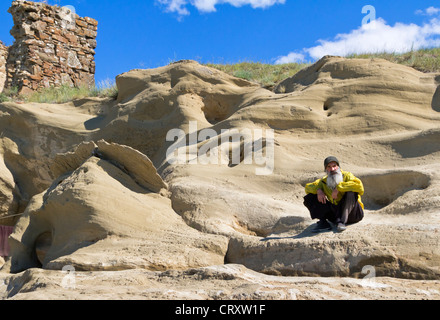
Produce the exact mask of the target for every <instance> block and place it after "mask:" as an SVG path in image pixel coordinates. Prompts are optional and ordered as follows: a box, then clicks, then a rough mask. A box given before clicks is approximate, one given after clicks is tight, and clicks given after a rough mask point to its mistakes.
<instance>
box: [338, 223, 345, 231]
mask: <svg viewBox="0 0 440 320" xmlns="http://www.w3.org/2000/svg"><path fill="white" fill-rule="evenodd" d="M336 228H337V229H338V231H339V232H342V231H345V230H347V226H346V225H345V224H343V223H342V222H339V223H338V226H337V227H336Z"/></svg>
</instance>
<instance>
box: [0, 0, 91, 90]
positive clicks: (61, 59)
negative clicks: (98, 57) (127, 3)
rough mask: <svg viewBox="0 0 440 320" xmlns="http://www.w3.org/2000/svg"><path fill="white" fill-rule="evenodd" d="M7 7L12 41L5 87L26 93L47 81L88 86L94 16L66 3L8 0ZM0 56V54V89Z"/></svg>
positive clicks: (0, 69) (44, 84) (45, 84)
mask: <svg viewBox="0 0 440 320" xmlns="http://www.w3.org/2000/svg"><path fill="white" fill-rule="evenodd" d="M8 12H9V13H11V14H12V17H13V20H14V27H13V28H12V30H11V35H12V36H13V37H14V38H15V42H14V44H13V45H12V46H11V47H9V48H8V55H7V56H8V57H7V62H6V84H5V87H7V88H17V89H18V92H19V93H24V94H26V93H29V92H33V91H35V90H38V89H40V88H48V87H52V86H55V87H57V86H61V85H69V86H75V87H80V86H83V85H85V86H88V87H92V86H94V84H95V60H94V55H95V48H96V44H97V43H96V36H97V30H98V22H97V21H96V20H94V19H91V18H88V17H84V18H82V17H79V16H78V15H77V14H76V13H75V12H74V8H72V7H58V6H50V5H47V4H45V3H35V2H31V1H23V0H17V1H13V2H12V5H11V7H10V8H9V10H8ZM0 53H1V48H0ZM1 61H2V60H1V55H0V89H2V88H1V73H2V63H1ZM3 69H4V68H3ZM1 91H2V90H0V92H1Z"/></svg>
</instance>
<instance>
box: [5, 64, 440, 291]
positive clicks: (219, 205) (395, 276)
mask: <svg viewBox="0 0 440 320" xmlns="http://www.w3.org/2000/svg"><path fill="white" fill-rule="evenodd" d="M437 79H438V75H437V74H424V73H420V72H418V71H416V70H414V69H412V68H408V67H403V66H400V65H396V64H392V63H390V62H387V61H384V60H378V59H372V60H370V59H365V60H364V59H344V58H339V57H324V58H323V59H321V60H320V61H318V62H317V63H316V64H314V65H313V66H311V67H309V68H307V69H305V70H303V71H301V72H300V73H298V74H297V75H295V76H294V77H292V78H290V79H286V80H285V81H283V82H282V83H280V84H279V85H278V86H277V87H276V88H275V90H274V91H273V92H272V91H268V90H266V89H264V88H261V87H260V86H258V85H256V84H253V83H251V82H248V81H245V80H241V79H237V78H234V77H231V76H228V75H226V74H224V73H222V72H220V71H218V70H215V69H212V68H208V67H206V66H202V65H200V64H198V63H196V62H193V61H181V62H178V63H174V64H170V65H168V66H165V67H161V68H157V69H152V70H132V71H130V72H127V73H124V74H122V75H120V76H118V77H117V79H116V82H117V85H118V90H119V95H118V98H117V100H116V101H114V100H109V99H98V98H90V99H83V100H80V101H74V102H71V103H66V104H60V105H49V104H15V103H12V102H8V103H2V104H0V112H1V113H0V115H1V117H0V127H1V130H2V131H3V135H2V136H1V141H2V146H3V152H2V153H1V154H2V157H3V163H4V166H3V169H2V171H0V172H2V181H4V183H3V184H2V185H1V190H0V191H1V195H2V196H3V197H4V198H5V199H7V200H6V202H5V203H6V204H8V203H9V204H8V205H5V206H3V207H2V208H0V209H1V210H2V211H1V212H0V218H1V217H2V216H3V217H6V216H9V215H11V214H12V213H19V214H20V213H22V216H21V217H20V219H18V220H17V219H15V220H13V221H12V220H11V221H10V223H11V224H12V225H15V230H14V233H13V234H12V235H11V237H10V245H11V256H10V257H9V258H8V259H7V261H6V263H5V265H4V267H3V269H2V273H1V277H2V279H4V281H5V287H4V288H3V296H4V297H7V298H17V299H23V298H26V297H28V298H35V297H36V295H37V294H40V295H42V297H43V298H44V297H47V298H52V297H55V296H58V297H63V298H78V299H81V298H85V297H84V293H85V292H87V293H88V295H89V296H90V297H106V298H130V297H131V298H133V297H134V298H160V299H179V298H193V299H208V298H213V299H220V298H232V299H236V298H237V299H239V298H250V299H270V298H274V299H295V298H298V299H323V298H344V299H346V298H354V299H357V298H367V299H386V298H408V299H419V298H423V299H436V298H438V297H439V293H440V280H439V276H440V269H439V265H440V249H439V248H440V246H439V244H440V241H439V240H440V232H439V230H440V220H439V210H440V184H439V183H438V181H440V179H439V178H440V176H439V173H438V172H439V170H438V169H439V168H440V167H439V162H438V159H439V156H440V145H439V143H438V141H439V140H438V139H439V136H440V130H439V129H438V128H439V123H440V113H439V112H440V109H439V101H440V100H439V97H438V85H439V84H438V83H437ZM271 135H273V138H272V136H271ZM260 152H261V154H260V155H259V157H257V155H258V154H259V153H260ZM248 153H250V155H251V157H250V158H248V157H247V156H248V155H249V154H248ZM330 154H335V155H338V157H339V159H340V161H341V166H342V168H343V169H345V170H348V171H351V172H353V173H354V174H355V175H356V176H358V177H359V178H361V179H362V181H363V182H364V186H365V190H366V191H365V196H364V197H363V200H364V203H365V206H366V215H365V218H364V220H363V221H361V222H360V223H358V224H356V225H352V226H349V228H348V229H347V230H346V231H345V232H343V233H337V232H335V231H330V232H326V233H322V234H318V235H316V234H312V233H311V231H310V230H311V227H313V223H314V222H313V221H312V220H311V219H310V217H309V214H308V212H307V209H306V208H305V207H304V206H303V204H302V201H303V196H304V185H305V183H307V182H309V181H312V180H314V179H316V178H318V177H321V176H322V175H323V168H322V161H323V159H324V158H325V157H326V156H328V155H330ZM172 160H174V161H172ZM217 160H218V161H217ZM262 160H264V161H262ZM262 169H266V170H262ZM66 267H69V268H70V269H69V270H74V272H75V279H76V287H75V286H74V287H75V288H73V289H69V290H66V286H64V285H63V284H61V285H60V280H62V279H65V276H66V273H65V272H64V273H60V270H63V268H66ZM56 270H58V271H56ZM17 272H18V274H14V273H17ZM368 272H370V273H368ZM367 275H369V276H368V277H367ZM373 276H374V277H373ZM116 277H118V278H119V279H125V280H114V281H117V283H119V284H120V286H121V287H120V288H119V289H118V290H115V291H111V289H108V291H107V290H106V286H105V283H104V282H105V281H108V279H114V278H116ZM159 278H160V280H158V279H159ZM36 279H38V281H39V283H44V286H34V285H33V284H35V281H36ZM130 279H131V280H130ZM164 279H166V280H164ZM409 279H411V286H409V285H408V283H409V281H410V280H409ZM130 282H136V283H138V284H139V285H136V286H128V283H130ZM91 287H93V289H90V288H91ZM30 288H34V289H30ZM89 289H90V290H89ZM132 289H133V290H132ZM170 290H171V291H170ZM219 290H220V291H219Z"/></svg>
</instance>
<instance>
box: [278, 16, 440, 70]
mask: <svg viewBox="0 0 440 320" xmlns="http://www.w3.org/2000/svg"><path fill="white" fill-rule="evenodd" d="M428 9H429V8H428ZM318 43H319V45H317V46H315V47H311V48H304V49H302V50H300V51H299V52H291V53H289V54H288V55H287V56H283V57H279V58H277V60H276V61H275V63H276V64H280V63H286V62H296V61H295V59H296V58H297V57H298V55H308V56H309V57H310V58H312V59H320V58H322V57H323V56H325V55H337V56H346V55H349V54H360V53H382V52H390V53H404V52H408V51H410V50H412V49H413V50H418V49H421V48H429V47H436V46H440V20H439V19H437V18H433V19H431V20H430V21H429V22H428V23H425V24H423V25H417V24H414V23H411V24H404V23H396V24H395V25H394V26H390V25H388V24H387V23H386V21H385V20H383V19H382V18H379V19H376V20H373V21H372V22H370V23H368V24H364V25H362V26H361V27H360V28H358V29H356V30H352V31H351V32H349V33H342V34H338V35H336V37H335V38H334V39H333V40H318ZM289 57H290V58H292V59H291V60H289Z"/></svg>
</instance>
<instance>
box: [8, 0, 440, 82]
mask: <svg viewBox="0 0 440 320" xmlns="http://www.w3.org/2000/svg"><path fill="white" fill-rule="evenodd" d="M0 2H1V4H0V40H2V41H3V42H4V43H6V44H7V45H11V44H12V43H13V41H14V39H13V38H12V37H11V36H10V34H9V31H10V29H11V28H12V26H13V22H12V17H11V15H10V14H9V13H8V12H7V10H8V8H9V6H10V4H11V1H10V0H1V1H0ZM47 2H48V3H49V4H52V5H53V4H57V5H59V6H67V5H69V6H73V7H74V8H75V11H76V13H78V14H79V15H80V16H89V17H92V18H94V19H96V20H98V22H99V26H98V38H97V40H98V47H97V48H96V56H95V59H96V81H97V83H98V82H100V81H103V80H106V79H110V80H114V78H115V76H116V75H118V74H121V73H123V72H126V71H129V70H131V69H135V68H156V67H160V66H163V65H167V64H168V63H170V62H172V61H177V60H181V59H193V60H197V61H199V62H201V63H208V62H212V63H236V62H242V61H254V62H263V63H282V62H294V61H307V62H310V61H315V60H316V59H319V58H320V57H321V56H322V55H325V54H336V55H344V54H347V53H351V52H361V51H370V52H377V51H393V52H402V51H406V50H410V49H411V48H414V49H418V48H421V47H434V46H436V47H440V10H439V9H438V8H440V1H439V0H437V1H424V0H419V1H405V0H400V1H397V0H390V1H383V0H382V1H370V0H362V1H360V0H345V1H342V0H341V1H338V0H332V1H329V0H327V1H323V0H316V1H313V0H296V1H295V0H113V1H106V0H94V1H93V0H90V1H89V0H87V1H86V0H66V1H65V0H48V1H47ZM366 6H368V7H366ZM363 8H365V11H364V13H362V10H363ZM369 18H371V19H369Z"/></svg>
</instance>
